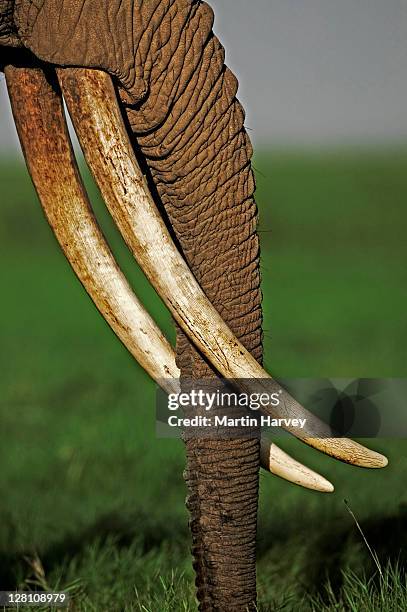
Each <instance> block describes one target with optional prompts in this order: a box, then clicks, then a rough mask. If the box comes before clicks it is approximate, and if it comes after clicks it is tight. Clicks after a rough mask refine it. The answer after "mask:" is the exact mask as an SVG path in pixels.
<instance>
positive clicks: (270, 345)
mask: <svg viewBox="0 0 407 612" xmlns="http://www.w3.org/2000/svg"><path fill="white" fill-rule="evenodd" d="M255 167H256V170H257V183H258V203H259V209H260V218H261V226H260V229H261V241H262V273H263V287H264V312H265V330H266V334H265V350H266V365H267V367H268V368H269V369H270V370H271V371H272V372H273V373H275V374H276V375H278V376H286V377H290V376H296V377H301V376H304V377H307V376H310V377H311V376H316V377H324V376H326V377H340V376H342V377H352V378H354V377H361V376H365V377H375V376H378V377H379V376H380V377H386V376H399V377H403V376H406V375H407V363H406V359H405V353H406V351H405V347H406V345H407V324H406V317H405V311H406V297H407V295H406V292H407V268H406V255H407V246H406V240H405V231H406V229H405V228H406V222H407V207H406V205H405V202H406V199H407V172H406V170H407V152H403V151H398V152H388V153H385V152H383V153H380V154H373V153H368V152H365V153H359V154H356V153H353V154H346V153H341V154H339V153H336V154H333V153H332V154H325V155H323V154H312V155H311V154H308V155H305V154H296V155H294V154H277V153H274V154H271V153H270V154H266V153H264V154H260V155H258V156H257V158H256V160H255ZM0 185H1V206H0V245H1V246H0V249H1V257H0V278H1V281H2V285H1V286H2V291H1V302H0V315H1V319H0V320H1V323H0V329H1V331H0V337H1V351H0V372H1V378H0V434H1V446H0V466H1V467H0V491H1V492H2V495H1V503H0V587H1V589H14V588H16V587H17V586H25V587H27V586H29V585H33V583H39V584H41V585H43V586H44V585H48V586H49V587H52V588H55V589H56V588H68V589H70V590H71V591H72V596H73V602H74V605H73V607H72V609H75V610H97V611H99V610H111V611H116V610H117V611H118V610H140V611H144V612H146V611H148V612H161V611H162V612H165V611H179V610H183V611H189V610H191V611H192V610H195V609H196V606H195V602H194V590H193V575H192V569H191V560H190V556H189V546H190V542H189V535H188V530H187V513H186V510H185V507H184V499H185V495H186V491H185V486H184V483H183V479H182V471H183V467H184V454H183V447H182V444H181V442H179V441H177V440H162V439H161V440H157V438H156V436H155V415H154V402H155V389H154V386H153V385H152V383H151V382H150V381H149V380H148V379H147V377H146V375H145V374H144V373H143V372H142V371H141V370H140V368H139V367H138V366H137V365H136V364H135V363H134V362H133V361H132V359H131V358H130V356H129V355H128V354H127V352H126V350H125V349H124V348H123V347H122V346H121V345H120V343H119V342H118V341H117V340H116V338H115V337H114V336H113V334H112V332H111V331H110V330H109V328H108V327H107V326H106V325H105V324H104V322H103V320H102V319H101V318H100V317H99V315H98V314H97V313H96V311H95V309H94V307H93V306H92V304H91V302H90V301H89V299H88V298H87V296H86V294H85V293H84V291H83V289H82V288H81V286H80V285H79V283H78V282H77V280H76V279H75V277H74V275H73V274H72V273H71V271H70V269H69V266H68V264H67V263H66V261H65V260H64V257H63V256H62V254H61V253H60V252H59V250H58V248H57V246H56V243H55V241H54V238H53V236H52V234H51V231H50V230H49V228H48V226H47V224H46V222H45V221H44V219H43V217H42V213H41V210H40V207H39V204H38V202H37V200H36V197H35V196H34V194H33V190H32V187H31V184H30V181H29V179H28V177H27V174H26V172H25V170H24V168H23V166H22V165H19V164H18V163H16V162H11V161H6V160H3V161H2V162H1V163H0ZM90 191H91V193H92V194H93V195H94V200H95V207H96V208H97V211H98V216H99V217H100V219H101V221H102V224H103V227H104V228H105V232H106V234H107V235H108V237H109V239H110V241H111V243H112V245H113V246H114V248H115V250H116V253H117V255H118V258H119V260H120V262H121V264H122V267H123V268H124V269H125V271H126V272H127V273H128V276H129V278H130V279H131V281H132V283H133V286H134V287H135V288H136V291H137V293H138V294H139V295H140V296H141V297H142V299H143V301H144V303H145V304H146V305H147V306H148V309H149V310H150V312H151V313H152V315H153V316H154V317H155V318H156V320H157V321H158V322H159V324H160V325H161V327H162V328H163V329H164V330H165V332H166V333H167V334H168V335H169V336H170V337H171V338H173V329H172V325H171V320H170V318H169V316H168V314H167V313H166V311H165V309H164V308H163V306H162V305H161V303H160V302H159V300H158V298H156V296H155V294H154V292H153V291H152V290H151V289H150V288H149V286H148V284H147V282H146V281H145V279H144V277H143V275H142V274H141V272H140V271H139V270H138V269H137V267H136V266H135V265H134V263H133V261H132V260H131V258H130V256H129V255H128V254H127V252H126V250H125V248H124V247H123V244H122V243H121V240H120V238H119V237H118V235H117V233H116V232H115V230H114V228H112V226H111V223H110V220H109V219H108V217H107V215H106V213H105V211H104V209H103V207H102V206H101V204H100V202H99V200H98V198H97V194H96V192H95V189H94V187H93V186H92V185H91V184H90ZM281 444H282V446H284V448H286V449H288V450H290V451H291V452H292V454H293V455H294V456H295V457H297V458H299V459H300V460H302V461H306V462H307V463H308V464H309V465H310V466H311V467H313V468H314V469H317V470H319V471H321V473H323V474H324V475H326V476H327V477H328V478H329V479H330V480H331V481H333V482H334V483H335V485H336V492H335V493H334V494H332V495H329V496H323V495H320V494H316V493H313V492H309V491H304V490H301V489H299V488H296V487H294V486H293V485H288V484H287V483H285V482H282V481H279V480H278V479H275V478H273V477H271V476H270V475H267V474H262V475H261V495H260V517H259V542H258V582H259V598H260V604H259V606H260V607H259V609H260V610H262V611H263V612H265V611H266V610H340V611H342V610H343V611H345V610H355V611H356V610H371V611H372V612H373V611H377V610H389V611H390V610H392V611H393V610H394V611H395V610H401V609H407V595H406V579H405V565H404V563H405V559H406V556H405V544H406V539H407V535H406V534H407V531H406V527H407V493H406V489H405V488H404V487H405V482H406V477H407V455H406V450H407V445H406V443H405V441H403V440H398V441H395V440H390V441H389V440H377V441H376V440H375V441H370V444H371V445H372V446H374V447H375V448H376V449H378V450H381V451H384V452H386V453H387V454H388V456H389V458H390V462H391V463H390V466H389V467H388V468H387V469H386V470H383V471H381V472H367V471H363V470H358V469H356V468H351V467H349V466H345V465H341V464H337V463H336V462H334V461H333V460H331V459H329V458H327V457H322V456H320V455H319V454H318V453H316V452H315V451H312V450H310V449H308V448H305V447H303V446H301V445H300V444H299V443H296V442H295V441H292V440H288V439H284V440H283V441H282V443H281ZM345 498H346V499H347V500H348V503H349V505H350V507H351V509H352V510H353V512H354V514H355V515H356V517H357V519H358V521H359V522H360V524H361V526H362V529H363V531H364V533H365V536H366V538H367V540H368V541H369V543H370V545H371V546H372V547H373V549H374V550H375V552H376V553H377V555H378V559H379V561H380V564H381V566H382V568H383V578H380V577H378V572H377V571H376V567H375V565H374V563H373V561H372V558H371V556H370V555H369V553H368V551H367V549H366V547H365V544H364V542H363V540H362V538H361V536H360V534H359V532H358V530H357V528H356V525H355V523H354V521H353V519H352V517H351V516H350V514H349V512H348V511H347V509H346V506H345V504H344V501H343V500H344V499H345ZM374 574H375V575H374ZM372 576H373V578H371V580H370V581H369V578H370V577H372Z"/></svg>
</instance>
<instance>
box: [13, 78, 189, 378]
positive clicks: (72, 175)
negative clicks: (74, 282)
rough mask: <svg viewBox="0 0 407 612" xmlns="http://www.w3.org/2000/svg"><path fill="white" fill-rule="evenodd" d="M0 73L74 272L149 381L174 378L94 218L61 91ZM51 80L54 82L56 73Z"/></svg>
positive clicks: (168, 354) (167, 350)
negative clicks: (66, 119) (74, 151)
mask: <svg viewBox="0 0 407 612" xmlns="http://www.w3.org/2000/svg"><path fill="white" fill-rule="evenodd" d="M5 74H6V80H7V87H8V91H9V96H10V100H11V105H12V109H13V115H14V120H15V124H16V127H17V131H18V134H19V137H20V142H21V146H22V149H23V153H24V157H25V160H26V163H27V167H28V169H29V172H30V174H31V177H32V180H33V183H34V185H35V188H36V190H37V193H38V197H39V199H40V201H41V204H42V207H43V209H44V212H45V215H46V217H47V219H48V222H49V224H50V226H51V228H52V229H53V231H54V233H55V236H56V238H57V240H58V242H59V244H60V246H61V248H62V250H63V252H64V253H65V255H66V257H67V259H68V261H69V262H70V264H71V266H72V268H73V270H74V272H75V273H76V275H77V276H78V278H79V280H80V281H81V283H82V284H83V285H84V287H85V289H86V291H87V292H88V294H89V295H90V297H91V298H92V300H93V301H94V303H95V305H96V307H97V308H98V309H99V311H100V312H101V314H102V315H103V317H104V318H105V319H106V321H107V322H108V324H109V325H110V327H111V328H112V329H113V331H114V332H115V334H116V335H117V336H118V337H119V338H120V340H121V341H122V342H123V344H124V345H125V346H126V347H127V349H128V350H129V352H130V353H131V354H132V355H133V357H135V359H136V360H137V361H138V362H139V363H140V364H141V365H142V367H143V368H144V369H145V370H147V371H148V373H149V374H150V376H151V377H152V378H153V379H154V380H156V381H157V380H160V379H163V378H173V379H174V378H177V376H178V368H177V367H176V365H175V361H174V359H173V356H172V349H171V346H170V344H169V343H168V342H167V340H166V338H165V337H164V335H163V334H162V332H161V331H160V330H159V328H158V327H157V325H156V324H155V322H154V321H153V319H152V318H151V317H150V316H149V314H148V313H147V312H146V311H145V310H144V308H143V307H142V305H141V304H140V302H139V301H138V299H137V297H136V296H135V295H134V293H133V291H132V289H131V287H130V286H129V284H128V282H127V280H126V278H125V276H124V274H123V273H122V271H121V270H120V268H119V266H118V265H117V263H116V261H115V259H114V257H113V254H112V253H111V251H110V249H109V246H108V245H107V243H106V241H105V239H104V236H103V234H102V231H101V230H100V228H99V226H98V224H97V222H96V220H95V217H94V215H93V211H92V208H91V206H90V204H89V201H88V198H87V195H86V192H85V188H84V187H83V184H82V181H81V178H80V174H79V170H78V167H77V165H76V160H75V157H74V153H73V150H72V145H71V142H70V137H69V133H68V128H67V125H66V121H65V116H64V111H63V106H62V96H61V94H60V93H59V94H58V93H57V92H56V91H55V90H54V89H53V87H52V85H51V84H49V83H48V81H47V79H46V77H45V75H44V72H43V71H42V70H41V69H34V68H30V69H28V68H16V67H14V66H7V67H6V69H5ZM54 78H55V75H54ZM54 84H55V85H56V87H57V88H58V89H59V86H58V82H57V81H56V79H55V83H54ZM33 133H34V135H35V137H33ZM152 345H154V347H155V350H154V351H152V350H151V347H152Z"/></svg>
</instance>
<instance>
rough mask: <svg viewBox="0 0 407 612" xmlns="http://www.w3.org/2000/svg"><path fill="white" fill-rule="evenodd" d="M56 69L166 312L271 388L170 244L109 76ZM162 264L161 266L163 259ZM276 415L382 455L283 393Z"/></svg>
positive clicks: (240, 375) (226, 362) (225, 363)
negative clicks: (301, 421)
mask: <svg viewBox="0 0 407 612" xmlns="http://www.w3.org/2000/svg"><path fill="white" fill-rule="evenodd" d="M57 74H58V77H59V81H60V84H61V87H62V91H63V94H64V97H65V101H66V103H67V106H68V109H69V113H70V115H71V118H72V121H73V124H74V126H75V130H76V133H77V135H78V138H79V141H80V143H81V146H82V148H83V151H84V154H85V157H86V159H87V162H88V164H89V167H90V168H91V170H92V173H93V175H94V178H95V180H96V183H97V184H98V186H99V189H100V191H101V193H102V196H103V198H104V200H105V202H106V204H107V206H108V209H109V211H110V213H111V215H112V217H113V219H114V220H115V223H116V225H117V226H118V228H119V230H120V232H121V234H122V235H123V237H124V239H125V241H126V243H127V245H128V246H129V248H130V250H131V251H132V253H133V255H134V257H135V258H136V259H137V261H138V263H139V265H140V266H141V268H142V269H143V270H144V273H145V274H146V276H147V278H148V279H149V280H150V282H151V284H152V285H153V286H154V287H155V289H156V291H157V293H158V294H159V295H160V296H161V298H162V299H163V300H164V302H165V303H166V305H167V306H168V308H169V309H170V311H171V313H172V315H173V316H174V318H175V319H176V321H177V322H178V324H179V325H180V326H181V328H182V329H183V330H184V332H185V333H186V334H187V335H188V336H189V338H190V339H191V340H192V341H193V342H194V344H195V345H196V346H197V347H198V349H199V350H200V351H201V352H202V353H203V354H204V355H205V356H206V357H207V359H208V360H209V361H210V362H211V363H212V365H213V366H214V367H215V368H216V370H217V371H218V372H219V373H220V374H221V375H222V376H223V377H224V378H226V379H240V380H242V379H246V380H245V382H244V383H242V385H241V386H242V389H243V390H244V391H246V392H248V393H250V392H251V391H253V392H258V391H259V390H261V388H262V382H261V379H268V382H269V385H267V384H265V385H264V387H265V388H264V391H265V392H267V391H269V390H270V381H272V378H271V377H270V376H269V375H268V374H267V373H266V372H265V370H263V368H262V367H261V366H260V365H259V364H258V363H257V361H256V360H255V359H254V358H253V357H252V356H251V355H250V353H249V352H248V351H247V350H246V349H245V348H244V346H243V345H242V344H241V343H240V342H239V341H238V339H237V338H236V337H235V336H234V334H233V333H232V332H231V331H230V329H229V328H228V326H227V325H226V324H225V323H224V321H223V320H222V318H221V317H220V315H219V314H218V312H217V311H216V309H215V308H214V307H213V306H212V304H211V303H210V302H209V300H208V299H207V298H206V296H205V294H204V293H203V291H202V289H201V288H200V286H199V284H198V283H197V282H196V280H195V278H194V277H193V275H192V273H191V272H190V270H189V268H188V266H187V264H186V262H185V261H184V260H183V258H182V257H181V255H180V253H179V252H178V250H177V249H176V247H175V245H174V244H173V242H172V240H171V237H170V235H169V232H168V230H167V228H166V227H165V224H164V222H163V220H162V218H161V216H160V214H159V212H158V210H157V208H156V205H155V203H154V201H153V198H152V196H151V194H150V192H149V189H148V186H147V182H146V179H145V177H144V176H143V174H142V172H141V170H140V167H139V165H138V162H137V160H136V157H135V155H134V152H133V149H132V146H131V143H130V141H129V138H128V135H127V132H126V128H125V126H124V123H123V119H122V116H121V111H120V108H119V105H118V102H117V97H116V93H115V90H114V86H113V83H112V80H111V78H110V76H109V75H108V74H107V73H104V72H101V71H98V70H89V69H79V68H59V69H57ZM163 262H165V265H163ZM267 412H268V413H269V414H271V415H272V416H273V417H275V418H284V417H285V418H287V416H290V417H291V418H292V417H294V418H301V419H305V420H306V422H307V427H304V429H303V430H302V429H300V428H295V427H289V426H285V429H287V430H288V431H289V432H290V433H292V434H293V435H295V436H296V437H297V438H299V439H301V440H302V441H303V442H305V443H306V444H308V445H310V446H312V447H314V448H316V449H318V450H320V451H322V452H324V453H326V454H327V455H331V456H332V457H335V458H336V459H340V460H341V461H345V462H346V463H351V464H353V465H358V466H361V467H370V468H379V467H384V466H386V465H387V463H388V461H387V458H386V457H384V456H383V455H381V454H379V453H376V452H375V451H372V450H369V449H367V448H366V447H364V446H362V445H360V444H358V443H357V442H354V441H353V440H349V439H346V438H333V437H331V436H332V433H331V431H330V429H329V428H328V427H327V426H326V425H325V424H324V423H322V422H321V421H320V420H319V419H318V418H316V417H315V416H314V415H312V414H311V413H310V412H308V411H307V410H305V409H304V408H303V407H302V406H301V405H300V404H299V403H298V402H297V401H296V400H295V399H294V398H292V397H291V396H290V395H289V394H288V393H287V392H284V394H283V395H282V396H281V401H280V405H279V407H278V409H273V410H271V409H270V410H269V409H267Z"/></svg>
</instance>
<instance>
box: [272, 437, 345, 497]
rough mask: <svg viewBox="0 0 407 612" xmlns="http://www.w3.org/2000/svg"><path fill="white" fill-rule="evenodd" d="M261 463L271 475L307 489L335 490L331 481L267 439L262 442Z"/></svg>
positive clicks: (323, 491)
mask: <svg viewBox="0 0 407 612" xmlns="http://www.w3.org/2000/svg"><path fill="white" fill-rule="evenodd" d="M260 462H261V466H262V467H263V468H264V469H265V470H267V471H268V472H270V473H271V474H274V475H275V476H279V477H280V478H284V480H288V481H289V482H292V483H293V484H296V485H298V486H300V487H304V488H305V489H311V490H312V491H319V492H320V493H333V492H334V490H335V488H334V486H333V484H332V483H331V482H329V480H327V479H326V478H324V477H323V476H321V475H320V474H318V473H317V472H314V471H313V470H311V469H310V468H308V467H306V466H305V465H302V464H301V463H299V462H298V461H296V460H295V459H293V458H292V457H290V455H288V454H287V453H285V452H284V451H283V450H282V449H281V448H279V447H277V446H276V445H275V444H274V443H273V442H271V441H270V440H267V439H266V438H262V440H261V450H260Z"/></svg>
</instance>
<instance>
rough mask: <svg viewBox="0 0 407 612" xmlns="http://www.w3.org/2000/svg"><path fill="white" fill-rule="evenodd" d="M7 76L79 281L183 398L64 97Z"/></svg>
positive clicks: (29, 76) (48, 206)
mask: <svg viewBox="0 0 407 612" xmlns="http://www.w3.org/2000/svg"><path fill="white" fill-rule="evenodd" d="M5 74H6V80H7V87H8V91H9V95H10V101H11V105H12V109H13V114H14V119H15V123H16V127H17V131H18V135H19V138H20V142H21V146H22V150H23V153H24V157H25V160H26V162H27V167H28V170H29V172H30V175H31V177H32V180H33V183H34V185H35V188H36V190H37V193H38V196H39V199H40V201H41V204H42V207H43V209H44V212H45V215H46V217H47V219H48V221H49V224H50V226H51V228H52V230H53V232H54V234H55V236H56V238H57V240H58V242H59V244H60V246H61V248H62V250H63V251H64V253H65V255H66V257H67V259H68V261H69V262H70V264H71V266H72V268H73V270H74V272H75V274H76V275H77V277H78V278H79V280H80V281H81V283H82V284H83V286H84V288H85V289H86V291H87V293H88V294H89V296H90V297H91V299H92V300H93V302H94V303H95V305H96V307H97V308H98V310H99V311H100V313H101V314H102V316H103V317H104V318H105V319H106V321H107V322H108V324H109V325H110V327H111V328H112V329H113V331H114V332H115V333H116V335H117V336H118V337H119V338H120V340H121V341H122V342H123V344H124V345H125V346H126V348H127V349H128V350H129V352H130V353H131V354H132V355H133V357H135V359H136V360H137V361H138V362H139V363H140V365H141V366H142V367H143V368H144V369H145V370H146V372H147V373H148V374H149V375H150V376H151V378H153V379H154V380H156V381H157V382H159V384H161V386H163V387H164V390H165V391H166V392H167V393H174V392H175V393H178V392H179V382H178V378H179V375H180V372H179V369H178V367H177V365H176V363H175V354H174V350H173V348H172V347H171V345H170V344H169V342H168V341H167V340H166V338H165V336H164V335H163V334H162V332H161V330H160V329H159V328H158V326H157V325H156V323H155V322H154V320H153V319H152V318H151V317H150V315H149V314H148V313H147V312H146V311H145V309H144V307H143V306H142V304H141V303H140V302H139V300H138V299H137V297H136V296H135V295H134V293H133V290H132V289H131V287H130V286H129V284H128V282H127V280H126V278H125V276H124V275H123V273H122V271H121V270H120V268H119V266H118V265H117V263H116V260H115V258H114V256H113V254H112V252H111V250H110V248H109V246H108V244H107V242H106V240H105V238H104V236H103V234H102V232H101V230H100V228H99V225H98V223H97V221H96V219H95V217H94V214H93V211H92V208H91V205H90V203H89V200H88V197H87V194H86V191H85V188H84V186H83V184H82V180H81V177H80V174H79V171H78V168H77V164H76V160H75V156H74V153H73V150H72V146H71V141H70V137H69V134H68V130H67V127H66V121H65V116H64V111H63V106H62V99H61V95H60V94H59V93H58V92H57V91H56V90H55V89H54V88H53V87H52V85H51V84H50V82H49V80H47V79H46V77H45V75H44V73H43V71H42V70H40V69H33V68H30V69H28V68H16V67H14V66H7V67H6V69H5ZM55 85H57V84H55ZM33 135H34V136H35V137H33ZM261 457H262V467H263V468H264V469H265V470H267V471H269V472H271V473H272V474H275V475H277V476H280V477H281V478H284V479H286V480H289V481H290V482H294V483H296V484H299V485H301V486H303V487H306V488H309V489H314V490H317V491H322V492H332V491H333V490H334V488H333V485H332V484H331V483H330V482H328V481H327V480H326V479H325V478H323V477H322V476H320V475H319V474H317V473H316V472H313V471H312V470H310V469H308V468H307V467H305V466H303V465H302V464H301V463H298V462H297V461H295V460H294V459H292V458H291V457H290V456H289V455H286V454H285V453H284V452H283V451H281V450H280V449H279V448H278V447H277V446H276V445H275V444H273V443H271V442H270V441H269V440H266V439H262V441H261Z"/></svg>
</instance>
